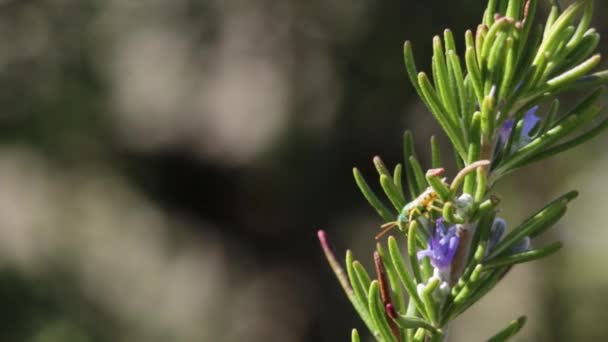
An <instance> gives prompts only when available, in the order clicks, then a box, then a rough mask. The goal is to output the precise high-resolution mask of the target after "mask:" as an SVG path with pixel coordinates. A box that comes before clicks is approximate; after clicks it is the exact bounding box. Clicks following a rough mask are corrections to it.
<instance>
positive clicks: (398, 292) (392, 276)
mask: <svg viewBox="0 0 608 342" xmlns="http://www.w3.org/2000/svg"><path fill="white" fill-rule="evenodd" d="M376 250H377V251H378V254H379V255H380V258H381V259H382V264H383V265H384V271H385V273H386V275H387V277H388V281H389V284H390V286H391V290H392V297H391V298H392V303H393V305H394V306H395V308H397V310H398V311H400V312H403V311H405V296H404V293H403V290H402V288H401V283H399V275H398V274H397V271H396V270H395V267H394V265H393V263H392V261H391V259H390V256H389V255H388V254H387V252H386V250H385V249H384V247H382V245H381V244H379V243H377V244H376Z"/></svg>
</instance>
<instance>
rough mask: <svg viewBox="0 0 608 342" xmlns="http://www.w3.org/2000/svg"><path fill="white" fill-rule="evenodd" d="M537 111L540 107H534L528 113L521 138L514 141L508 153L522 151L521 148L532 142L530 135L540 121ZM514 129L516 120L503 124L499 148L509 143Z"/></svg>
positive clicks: (500, 130)
mask: <svg viewBox="0 0 608 342" xmlns="http://www.w3.org/2000/svg"><path fill="white" fill-rule="evenodd" d="M537 111H538V106H534V107H532V108H531V109H530V110H529V111H527V112H526V115H525V116H524V123H523V127H522V128H521V135H520V136H519V138H516V140H515V141H513V145H512V147H511V151H508V152H513V151H516V150H518V149H520V148H521V147H524V146H526V145H527V144H529V143H530V141H532V138H531V137H530V133H531V132H532V130H533V129H534V127H536V125H537V124H538V122H539V121H540V118H539V117H538V116H536V112H537ZM514 127H515V120H514V119H509V120H507V121H505V122H504V123H503V124H502V126H501V127H500V129H499V130H498V145H499V147H503V146H504V145H505V144H506V143H507V140H508V139H509V136H510V135H511V131H513V128H514Z"/></svg>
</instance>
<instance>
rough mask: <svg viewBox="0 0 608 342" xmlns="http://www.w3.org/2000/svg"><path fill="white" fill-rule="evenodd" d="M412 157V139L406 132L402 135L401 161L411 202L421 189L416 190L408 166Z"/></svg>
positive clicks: (410, 167)
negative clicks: (403, 165) (403, 163)
mask: <svg viewBox="0 0 608 342" xmlns="http://www.w3.org/2000/svg"><path fill="white" fill-rule="evenodd" d="M412 156H413V157H415V156H416V155H415V153H414V137H413V135H412V132H410V131H406V132H405V133H404V134H403V160H404V162H405V176H406V179H407V186H408V189H409V191H410V196H411V200H413V199H414V198H416V197H418V195H419V194H420V193H421V192H422V189H418V186H417V184H418V183H416V177H415V176H414V170H413V169H412V166H411V164H410V157H412Z"/></svg>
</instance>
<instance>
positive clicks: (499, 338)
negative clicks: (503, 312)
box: [488, 316, 526, 342]
mask: <svg viewBox="0 0 608 342" xmlns="http://www.w3.org/2000/svg"><path fill="white" fill-rule="evenodd" d="M525 324H526V316H521V317H520V318H518V319H517V320H515V321H512V322H511V323H509V325H508V326H507V327H506V328H504V329H503V330H501V331H500V332H499V333H498V334H496V335H494V336H492V337H491V338H490V339H489V340H488V342H504V341H507V340H508V339H509V338H511V337H513V336H515V334H517V333H518V332H519V331H520V330H521V328H523V327H524V325H525Z"/></svg>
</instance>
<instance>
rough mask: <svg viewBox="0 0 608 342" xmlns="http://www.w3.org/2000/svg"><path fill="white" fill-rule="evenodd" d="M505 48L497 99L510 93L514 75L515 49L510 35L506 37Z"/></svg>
mask: <svg viewBox="0 0 608 342" xmlns="http://www.w3.org/2000/svg"><path fill="white" fill-rule="evenodd" d="M506 50H507V52H506V54H507V57H506V61H505V69H504V77H503V78H502V82H501V83H500V88H499V89H498V99H499V101H501V100H502V99H504V98H505V97H507V96H509V94H510V93H511V84H512V81H513V76H514V75H515V67H516V65H515V63H516V56H515V54H516V51H515V47H514V42H513V38H511V37H509V38H507V41H506Z"/></svg>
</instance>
